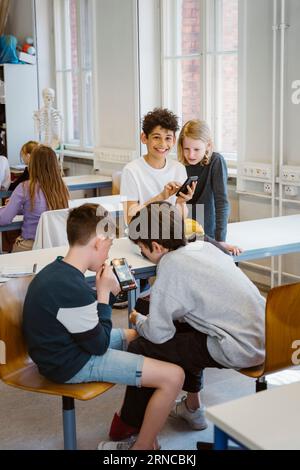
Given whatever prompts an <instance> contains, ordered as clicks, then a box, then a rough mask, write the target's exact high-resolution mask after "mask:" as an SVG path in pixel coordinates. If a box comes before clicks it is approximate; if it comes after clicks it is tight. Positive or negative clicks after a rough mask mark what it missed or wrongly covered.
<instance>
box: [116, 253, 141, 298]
mask: <svg viewBox="0 0 300 470" xmlns="http://www.w3.org/2000/svg"><path fill="white" fill-rule="evenodd" d="M111 265H112V267H113V270H114V273H115V275H116V277H117V279H118V281H119V284H120V287H121V290H122V291H123V292H127V291H129V290H133V289H136V288H137V283H136V280H135V278H134V276H133V274H132V272H131V270H130V268H129V266H128V263H127V261H126V259H125V258H115V259H113V260H112V261H111Z"/></svg>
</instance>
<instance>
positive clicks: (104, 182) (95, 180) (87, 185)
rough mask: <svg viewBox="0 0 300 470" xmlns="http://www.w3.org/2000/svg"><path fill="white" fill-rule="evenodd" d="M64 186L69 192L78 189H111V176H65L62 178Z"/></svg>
mask: <svg viewBox="0 0 300 470" xmlns="http://www.w3.org/2000/svg"><path fill="white" fill-rule="evenodd" d="M63 180H64V182H65V184H66V185H67V186H68V189H69V191H76V190H78V189H104V188H110V189H111V188H112V178H111V176H104V175H80V176H65V177H64V178H63Z"/></svg>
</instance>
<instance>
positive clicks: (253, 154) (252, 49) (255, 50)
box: [238, 0, 300, 276]
mask: <svg viewBox="0 0 300 470" xmlns="http://www.w3.org/2000/svg"><path fill="white" fill-rule="evenodd" d="M280 4H281V2H280V0H278V19H277V24H279V23H280V15H279V13H280V9H279V7H280ZM239 7H240V11H239V20H240V30H239V119H238V122H239V154H238V157H239V161H240V162H241V161H247V162H261V163H271V161H272V117H273V109H272V69H273V42H272V39H273V29H272V26H273V0H240V2H239ZM286 12H287V17H286V23H287V24H288V25H289V27H288V28H287V30H286V40H285V42H286V44H285V46H286V51H285V67H286V68H285V74H284V77H285V86H284V164H289V165H300V151H299V149H300V132H299V124H300V105H295V104H293V103H292V100H291V96H292V88H291V86H292V83H293V81H294V80H297V79H299V80H300V61H299V60H298V57H299V44H300V2H299V0H286ZM279 59H280V31H279V30H278V32H277V74H276V75H277V87H276V113H277V125H276V146H277V149H276V158H277V161H278V157H279V145H278V144H279V121H278V114H279V102H280V88H279V72H280V70H279ZM255 185H256V186H255ZM259 185H261V188H262V186H263V185H262V183H252V182H246V183H243V182H241V181H239V187H240V188H243V189H246V190H247V189H248V190H250V191H251V188H254V187H259ZM299 189H300V188H299ZM298 199H299V198H298ZM299 208H300V206H299V205H296V204H292V203H289V204H283V215H289V214H295V213H299ZM239 213H240V218H241V220H251V219H257V218H265V217H271V214H272V212H271V201H270V200H266V199H262V198H258V197H255V196H246V195H239ZM276 213H278V205H277V212H276ZM249 236H251V234H249ZM257 264H260V265H264V266H270V260H265V261H258V262H257ZM283 271H285V272H287V273H292V274H295V275H298V276H300V255H292V256H285V257H284V259H283ZM252 276H253V275H252Z"/></svg>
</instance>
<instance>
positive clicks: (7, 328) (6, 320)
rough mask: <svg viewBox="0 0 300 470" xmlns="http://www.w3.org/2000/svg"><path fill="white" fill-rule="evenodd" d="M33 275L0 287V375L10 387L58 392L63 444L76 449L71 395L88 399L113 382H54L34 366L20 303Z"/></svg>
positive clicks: (110, 385) (49, 392) (103, 390)
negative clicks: (25, 337)
mask: <svg viewBox="0 0 300 470" xmlns="http://www.w3.org/2000/svg"><path fill="white" fill-rule="evenodd" d="M32 278H33V276H27V277H23V278H19V279H13V280H10V281H9V282H7V283H6V284H4V285H2V286H1V287H0V340H1V344H2V356H3V355H4V356H5V360H3V357H0V378H1V380H2V381H3V382H4V383H6V384H7V385H11V386H12V387H17V388H21V389H23V390H27V391H31V392H38V393H46V394H49V395H58V396H61V397H62V403H63V431H64V448H65V449H69V450H70V449H76V421H75V406H74V399H75V398H76V399H78V400H91V399H92V398H95V397H97V396H98V395H101V394H102V393H104V392H106V391H107V390H109V389H110V388H111V387H113V385H114V384H111V383H104V382H99V383H98V382H93V383H85V384H74V385H73V384H57V383H54V382H51V381H49V380H47V379H46V378H45V377H43V376H42V375H40V374H39V372H38V368H37V366H36V365H35V364H34V363H33V362H32V361H31V359H30V357H29V355H28V350H27V346H26V343H25V339H24V336H23V332H22V315H23V303H24V299H25V295H26V292H27V289H28V285H29V284H30V282H31V280H32ZM3 345H4V346H3ZM3 352H4V354H3Z"/></svg>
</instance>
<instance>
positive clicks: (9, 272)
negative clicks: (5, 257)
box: [0, 264, 34, 282]
mask: <svg viewBox="0 0 300 470" xmlns="http://www.w3.org/2000/svg"><path fill="white" fill-rule="evenodd" d="M33 273H34V267H33V265H32V264H30V265H23V266H21V265H20V266H3V267H0V276H1V278H2V279H1V282H4V281H3V278H5V279H10V278H14V277H22V276H27V275H28V274H33Z"/></svg>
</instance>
